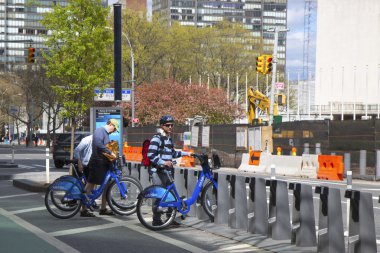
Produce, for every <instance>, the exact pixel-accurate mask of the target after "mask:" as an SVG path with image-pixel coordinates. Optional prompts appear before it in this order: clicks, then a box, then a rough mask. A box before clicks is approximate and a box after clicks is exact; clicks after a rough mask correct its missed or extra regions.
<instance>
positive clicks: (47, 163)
mask: <svg viewBox="0 0 380 253" xmlns="http://www.w3.org/2000/svg"><path fill="white" fill-rule="evenodd" d="M46 183H47V184H48V183H50V164H49V148H46Z"/></svg>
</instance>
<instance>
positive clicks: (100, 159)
mask: <svg viewBox="0 0 380 253" xmlns="http://www.w3.org/2000/svg"><path fill="white" fill-rule="evenodd" d="M115 131H119V122H118V121H117V120H116V119H110V120H108V121H107V123H106V125H105V126H103V127H99V128H97V129H96V130H95V132H94V134H93V138H92V154H91V158H90V161H89V163H88V179H87V184H86V186H85V192H86V193H87V194H91V191H92V189H94V186H95V185H96V184H97V185H100V184H102V182H103V180H104V178H105V176H106V174H107V171H108V170H109V169H110V168H112V164H111V162H110V161H109V160H108V159H107V158H106V157H105V156H104V155H103V153H107V154H110V155H112V156H114V157H116V155H115V154H114V153H113V152H112V151H111V150H109V149H108V148H107V147H106V145H107V144H108V143H109V142H110V139H109V135H110V134H111V133H113V132H115ZM106 204H107V202H106V192H103V194H102V204H101V206H100V210H99V214H100V215H115V214H114V213H113V212H112V211H111V210H109V209H107V208H106ZM80 215H81V216H82V217H94V216H95V215H94V214H93V213H91V212H89V211H88V210H87V209H84V210H82V211H81V214H80Z"/></svg>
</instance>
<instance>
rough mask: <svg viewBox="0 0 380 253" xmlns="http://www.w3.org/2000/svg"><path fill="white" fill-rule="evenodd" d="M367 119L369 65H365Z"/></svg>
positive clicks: (366, 111) (366, 108)
mask: <svg viewBox="0 0 380 253" xmlns="http://www.w3.org/2000/svg"><path fill="white" fill-rule="evenodd" d="M365 93H366V100H365V119H368V65H365Z"/></svg>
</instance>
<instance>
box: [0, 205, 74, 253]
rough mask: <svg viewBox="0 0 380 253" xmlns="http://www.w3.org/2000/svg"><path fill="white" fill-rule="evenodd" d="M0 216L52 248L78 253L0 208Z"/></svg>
mask: <svg viewBox="0 0 380 253" xmlns="http://www.w3.org/2000/svg"><path fill="white" fill-rule="evenodd" d="M0 214H1V215H4V216H5V217H7V218H8V219H10V220H12V221H13V222H15V223H17V224H18V225H20V226H21V227H23V228H25V229H26V230H28V231H30V232H31V233H33V234H34V235H36V236H38V237H39V238H41V239H42V240H44V241H45V242H47V243H49V244H51V245H52V246H54V247H56V248H57V249H59V250H61V251H62V252H71V253H79V251H78V250H76V249H74V248H72V247H71V246H69V245H67V244H66V243H64V242H62V241H60V240H58V239H56V238H54V237H53V236H51V235H49V234H48V233H46V232H45V231H43V230H41V229H40V228H38V227H36V226H34V225H33V224H31V223H29V222H27V221H25V220H23V219H21V218H19V217H17V216H16V215H14V214H11V213H10V212H7V211H6V210H4V209H2V208H0Z"/></svg>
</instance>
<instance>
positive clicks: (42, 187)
mask: <svg viewBox="0 0 380 253" xmlns="http://www.w3.org/2000/svg"><path fill="white" fill-rule="evenodd" d="M49 185H50V184H46V183H43V182H39V181H34V180H29V179H14V180H13V186H15V187H18V188H21V189H24V190H27V191H31V192H46V189H47V188H48V187H49Z"/></svg>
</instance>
